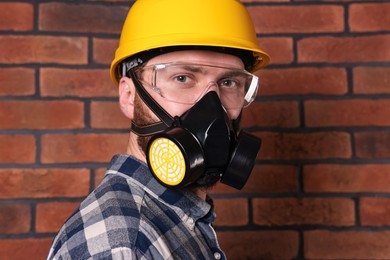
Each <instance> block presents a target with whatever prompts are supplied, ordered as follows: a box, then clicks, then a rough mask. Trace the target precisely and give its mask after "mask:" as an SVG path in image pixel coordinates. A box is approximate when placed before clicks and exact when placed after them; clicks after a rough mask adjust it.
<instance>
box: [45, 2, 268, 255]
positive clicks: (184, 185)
mask: <svg viewBox="0 0 390 260" xmlns="http://www.w3.org/2000/svg"><path fill="white" fill-rule="evenodd" d="M268 62H269V57H268V55H267V54H266V53H264V52H263V51H261V50H260V49H259V48H258V46H257V39H256V34H255V31H254V28H253V25H252V23H251V20H250V18H249V15H248V13H247V11H246V9H245V7H244V6H242V5H241V4H240V3H239V1H235V0H213V1H210V0H186V1H183V0H138V1H136V2H135V3H134V5H133V6H132V8H131V9H130V11H129V14H128V16H127V18H126V21H125V24H124V27H123V30H122V34H121V39H120V43H119V47H118V49H117V51H116V55H115V58H114V61H113V62H112V64H111V70H110V73H111V78H112V80H113V82H114V83H115V84H117V85H119V103H120V108H121V110H122V112H123V113H124V114H125V115H126V116H127V117H128V118H129V119H131V121H132V127H131V133H130V137H129V142H128V147H127V154H126V155H117V156H114V158H113V159H112V161H111V164H110V166H109V167H108V170H107V173H106V175H105V178H104V180H103V181H102V183H101V184H100V185H99V186H98V187H97V188H96V190H95V191H93V192H92V193H91V194H90V195H89V196H88V197H87V198H86V199H85V200H84V201H83V202H82V203H81V205H80V207H79V208H78V210H76V212H75V213H74V214H73V215H72V216H71V217H70V218H69V219H68V220H67V222H66V223H65V224H64V226H63V227H62V228H61V230H60V231H59V233H58V235H57V237H56V238H55V240H54V242H53V245H52V247H51V249H50V253H49V256H48V259H213V258H214V259H225V255H224V253H223V251H222V250H221V248H220V247H219V245H218V242H217V237H216V234H215V232H214V230H213V228H212V226H211V223H212V221H213V220H214V218H215V216H214V212H213V209H212V202H211V200H210V198H208V196H207V191H208V189H210V188H211V187H212V186H213V185H214V184H215V183H216V182H218V181H221V182H223V183H225V184H227V185H230V186H233V187H235V188H237V189H241V188H242V187H243V185H244V184H245V182H246V181H247V178H248V177H249V174H250V172H251V170H252V168H253V165H254V163H255V160H256V156H257V153H258V151H259V149H260V140H259V139H257V138H256V137H253V136H251V135H249V134H247V133H245V132H244V131H239V119H240V115H241V111H242V109H243V108H244V107H245V106H248V105H249V104H250V103H251V102H252V101H253V100H254V98H255V97H256V94H257V87H258V78H257V77H256V76H255V75H253V74H251V73H250V72H248V71H252V72H253V71H255V70H257V69H259V68H262V67H264V66H265V65H266V64H267V63H268Z"/></svg>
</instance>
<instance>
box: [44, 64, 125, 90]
mask: <svg viewBox="0 0 390 260" xmlns="http://www.w3.org/2000/svg"><path fill="white" fill-rule="evenodd" d="M40 78H41V82H40V84H41V94H42V96H51V97H56V96H57V97H64V96H73V97H101V96H113V97H114V96H115V97H116V96H117V95H118V90H117V89H116V88H114V87H113V86H112V82H111V80H110V76H109V74H108V73H107V70H103V69H91V70H89V69H88V70H79V69H53V68H47V69H42V70H41V73H40Z"/></svg>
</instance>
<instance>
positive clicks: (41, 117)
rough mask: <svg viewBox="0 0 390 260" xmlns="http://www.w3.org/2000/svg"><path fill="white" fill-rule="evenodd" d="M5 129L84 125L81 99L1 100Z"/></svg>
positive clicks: (66, 127)
mask: <svg viewBox="0 0 390 260" xmlns="http://www.w3.org/2000/svg"><path fill="white" fill-rule="evenodd" d="M0 111H2V113H1V114H0V122H2V123H1V128H3V129H58V128H62V129H70V128H82V127H83V126H84V104H83V103H82V102H79V101H72V100H65V101H59V100H58V101H0Z"/></svg>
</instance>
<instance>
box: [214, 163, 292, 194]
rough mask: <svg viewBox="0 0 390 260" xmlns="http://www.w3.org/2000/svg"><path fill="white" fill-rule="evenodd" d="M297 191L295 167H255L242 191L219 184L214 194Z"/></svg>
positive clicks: (264, 165) (265, 165) (263, 165)
mask: <svg viewBox="0 0 390 260" xmlns="http://www.w3.org/2000/svg"><path fill="white" fill-rule="evenodd" d="M296 191H297V169H296V167H295V166H293V165H267V164H261V165H255V167H254V168H253V171H252V173H251V175H250V176H249V179H248V181H247V183H246V184H245V186H244V188H243V189H242V190H237V189H235V188H232V187H230V186H227V185H225V184H222V183H218V184H217V185H216V186H215V187H214V188H213V189H212V191H211V193H212V194H222V193H240V194H243V193H284V192H296Z"/></svg>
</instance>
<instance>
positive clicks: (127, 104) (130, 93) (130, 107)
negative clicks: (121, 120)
mask: <svg viewBox="0 0 390 260" xmlns="http://www.w3.org/2000/svg"><path fill="white" fill-rule="evenodd" d="M134 97H135V88H134V84H133V81H132V80H131V79H130V78H128V77H122V78H121V79H120V81H119V106H120V109H121V111H122V113H123V114H124V115H125V116H126V117H127V118H129V119H133V115H134Z"/></svg>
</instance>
